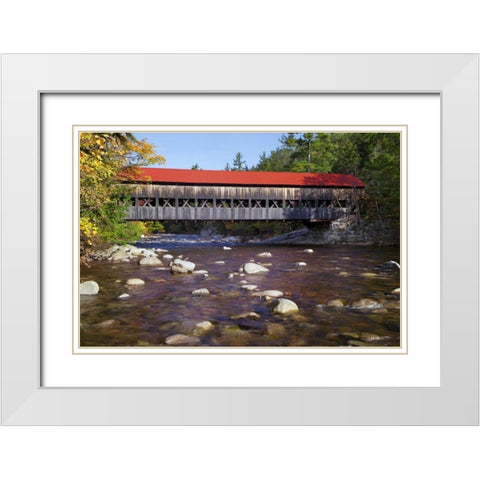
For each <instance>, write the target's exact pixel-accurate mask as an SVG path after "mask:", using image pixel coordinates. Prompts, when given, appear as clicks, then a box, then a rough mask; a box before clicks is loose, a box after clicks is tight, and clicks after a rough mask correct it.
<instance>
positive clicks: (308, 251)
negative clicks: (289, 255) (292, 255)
mask: <svg viewBox="0 0 480 480" xmlns="http://www.w3.org/2000/svg"><path fill="white" fill-rule="evenodd" d="M304 252H305V253H313V250H312V249H311V248H306V249H305V250H304Z"/></svg>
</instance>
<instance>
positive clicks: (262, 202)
mask: <svg viewBox="0 0 480 480" xmlns="http://www.w3.org/2000/svg"><path fill="white" fill-rule="evenodd" d="M266 206H267V202H266V200H252V208H265V207H266Z"/></svg>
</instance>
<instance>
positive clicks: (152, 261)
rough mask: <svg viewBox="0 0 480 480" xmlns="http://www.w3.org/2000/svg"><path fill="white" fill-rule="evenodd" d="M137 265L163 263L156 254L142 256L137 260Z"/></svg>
mask: <svg viewBox="0 0 480 480" xmlns="http://www.w3.org/2000/svg"><path fill="white" fill-rule="evenodd" d="M138 264H139V265H163V263H162V261H161V260H160V259H159V258H158V257H156V256H153V255H151V256H149V257H143V258H141V259H140V260H139V261H138Z"/></svg>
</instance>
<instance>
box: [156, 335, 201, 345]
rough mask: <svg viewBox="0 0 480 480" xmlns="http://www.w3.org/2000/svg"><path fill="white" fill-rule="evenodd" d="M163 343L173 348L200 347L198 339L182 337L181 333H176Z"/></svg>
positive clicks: (187, 336)
mask: <svg viewBox="0 0 480 480" xmlns="http://www.w3.org/2000/svg"><path fill="white" fill-rule="evenodd" d="M165 343H166V344H167V345H170V346H173V347H176V346H178V347H180V346H182V347H192V346H196V345H200V343H201V341H200V339H199V338H198V337H193V336H189V335H183V334H182V333H176V334H174V335H170V336H169V337H167V338H166V339H165Z"/></svg>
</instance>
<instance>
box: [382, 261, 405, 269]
mask: <svg viewBox="0 0 480 480" xmlns="http://www.w3.org/2000/svg"><path fill="white" fill-rule="evenodd" d="M380 268H381V269H382V270H387V271H388V270H390V271H395V270H400V264H399V263H397V262H395V261H394V260H389V261H388V262H385V263H384V264H383V265H382V266H381V267H380Z"/></svg>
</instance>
